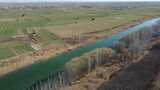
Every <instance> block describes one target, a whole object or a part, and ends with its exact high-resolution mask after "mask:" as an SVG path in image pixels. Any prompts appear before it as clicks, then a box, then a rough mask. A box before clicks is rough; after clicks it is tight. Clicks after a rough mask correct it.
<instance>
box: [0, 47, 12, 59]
mask: <svg viewBox="0 0 160 90" xmlns="http://www.w3.org/2000/svg"><path fill="white" fill-rule="evenodd" d="M13 56H15V54H14V53H13V52H12V51H11V50H10V49H9V48H0V60H1V59H6V58H8V57H13Z"/></svg>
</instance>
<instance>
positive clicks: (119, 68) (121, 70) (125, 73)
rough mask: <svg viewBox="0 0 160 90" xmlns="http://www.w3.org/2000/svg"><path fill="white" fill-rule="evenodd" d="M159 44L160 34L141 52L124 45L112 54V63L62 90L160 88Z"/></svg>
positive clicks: (152, 89)
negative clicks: (134, 51) (137, 52)
mask: <svg viewBox="0 0 160 90" xmlns="http://www.w3.org/2000/svg"><path fill="white" fill-rule="evenodd" d="M159 45H160V38H156V39H153V40H152V42H150V44H148V45H146V46H145V50H144V51H143V52H142V53H139V54H136V53H130V52H128V50H127V48H123V49H121V50H122V51H121V52H120V53H117V54H116V55H115V56H114V58H110V62H112V63H106V64H104V65H102V66H98V67H96V69H94V70H93V71H92V72H90V73H88V74H86V75H85V76H84V77H82V78H80V79H79V80H77V81H75V82H73V83H72V85H70V86H66V87H63V88H62V90H64V89H66V90H75V89H76V90H119V89H123V90H159V86H158V85H159V63H160V61H159V51H160V50H159ZM130 81H132V82H130Z"/></svg>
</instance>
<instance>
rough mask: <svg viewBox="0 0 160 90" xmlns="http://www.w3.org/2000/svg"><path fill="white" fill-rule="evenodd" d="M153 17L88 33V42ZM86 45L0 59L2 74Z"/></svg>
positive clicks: (50, 47)
mask: <svg viewBox="0 0 160 90" xmlns="http://www.w3.org/2000/svg"><path fill="white" fill-rule="evenodd" d="M151 18H153V17H149V18H145V19H144V18H142V19H139V20H136V21H134V22H133V23H126V24H125V25H120V26H117V27H113V28H111V29H109V30H108V29H107V30H102V32H100V31H99V32H98V33H97V32H95V33H94V32H93V33H90V34H87V35H88V36H90V37H88V38H87V41H86V43H91V42H95V41H96V40H97V39H102V38H104V37H109V36H111V35H113V34H116V33H118V32H120V31H124V30H126V29H127V28H130V26H132V27H133V26H135V25H137V24H139V23H142V22H143V21H144V20H147V19H151ZM107 31H112V33H109V34H107ZM105 32H106V33H105ZM106 34H107V35H106ZM93 37H97V38H94V39H93ZM84 45H85V44H84V43H79V44H76V45H72V46H71V45H69V46H67V45H66V46H60V47H57V48H55V47H54V45H50V46H49V47H47V48H45V49H43V50H40V51H34V52H31V53H27V54H22V55H18V56H16V57H13V58H9V59H7V60H6V59H5V60H1V61H0V67H1V68H0V76H2V75H5V74H7V73H9V72H12V71H15V70H17V69H20V68H23V67H26V66H28V65H31V64H33V63H37V62H41V61H44V60H47V58H50V57H54V56H55V55H57V54H60V53H62V52H65V51H66V48H69V49H71V50H72V49H75V48H78V47H81V46H84Z"/></svg>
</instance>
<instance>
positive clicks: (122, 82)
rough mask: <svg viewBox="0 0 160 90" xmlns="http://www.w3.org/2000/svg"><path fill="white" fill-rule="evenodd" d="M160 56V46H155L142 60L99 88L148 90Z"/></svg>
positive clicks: (159, 64) (158, 64) (106, 89)
mask: <svg viewBox="0 0 160 90" xmlns="http://www.w3.org/2000/svg"><path fill="white" fill-rule="evenodd" d="M159 58H160V48H153V49H152V51H151V52H150V54H149V55H147V56H146V57H145V58H144V59H143V60H142V61H140V62H137V63H133V64H131V65H129V66H128V67H126V68H124V69H123V70H122V71H120V72H119V73H118V74H116V75H115V76H114V77H113V78H111V80H110V81H109V82H104V83H103V84H102V85H101V86H100V88H99V89H98V90H148V89H149V87H150V86H151V83H152V80H153V79H154V77H155V76H156V72H157V70H158V68H157V67H158V66H160V60H159ZM158 90H159V89H158Z"/></svg>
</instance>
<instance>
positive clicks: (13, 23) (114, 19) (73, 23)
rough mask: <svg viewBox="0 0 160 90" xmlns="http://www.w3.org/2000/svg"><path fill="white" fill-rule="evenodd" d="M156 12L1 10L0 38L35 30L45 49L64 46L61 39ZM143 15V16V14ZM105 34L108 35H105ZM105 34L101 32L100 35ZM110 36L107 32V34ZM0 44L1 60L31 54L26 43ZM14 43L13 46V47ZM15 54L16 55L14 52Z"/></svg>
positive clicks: (44, 9) (156, 13) (120, 23)
mask: <svg viewBox="0 0 160 90" xmlns="http://www.w3.org/2000/svg"><path fill="white" fill-rule="evenodd" d="M158 10H159V9H158V8H156V9H153V8H149V7H148V8H147V9H146V8H138V9H133V8H130V9H122V10H116V9H97V8H96V9H70V10H57V9H54V8H49V9H48V8H47V9H46V8H42V9H24V10H19V9H9V10H0V37H3V38H4V37H13V36H16V35H23V34H24V33H23V29H29V31H30V29H33V28H34V29H35V30H36V31H37V32H38V36H40V43H41V44H43V45H42V46H45V47H47V45H49V44H53V42H54V43H55V42H58V43H63V44H64V41H62V40H61V38H62V37H68V36H72V35H73V34H74V35H79V34H84V33H89V32H94V31H101V30H105V29H106V30H107V29H109V28H112V27H115V26H118V25H123V24H126V23H132V22H133V21H135V20H138V19H141V18H144V17H145V16H148V17H152V16H158V15H159V14H160V13H159V12H157V11H158ZM142 11H143V12H142ZM91 18H94V19H95V20H94V21H91ZM106 32H107V31H106ZM103 33H104V32H103ZM107 33H108V34H110V32H107ZM7 43H9V44H5V43H0V46H1V47H0V53H1V54H0V59H5V58H8V57H12V56H15V55H16V54H15V53H16V52H17V54H21V53H24V52H29V51H33V50H34V49H33V48H32V47H31V46H30V44H29V43H24V42H18V44H17V43H16V42H7ZM15 43H16V44H15ZM13 51H15V52H13Z"/></svg>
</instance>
